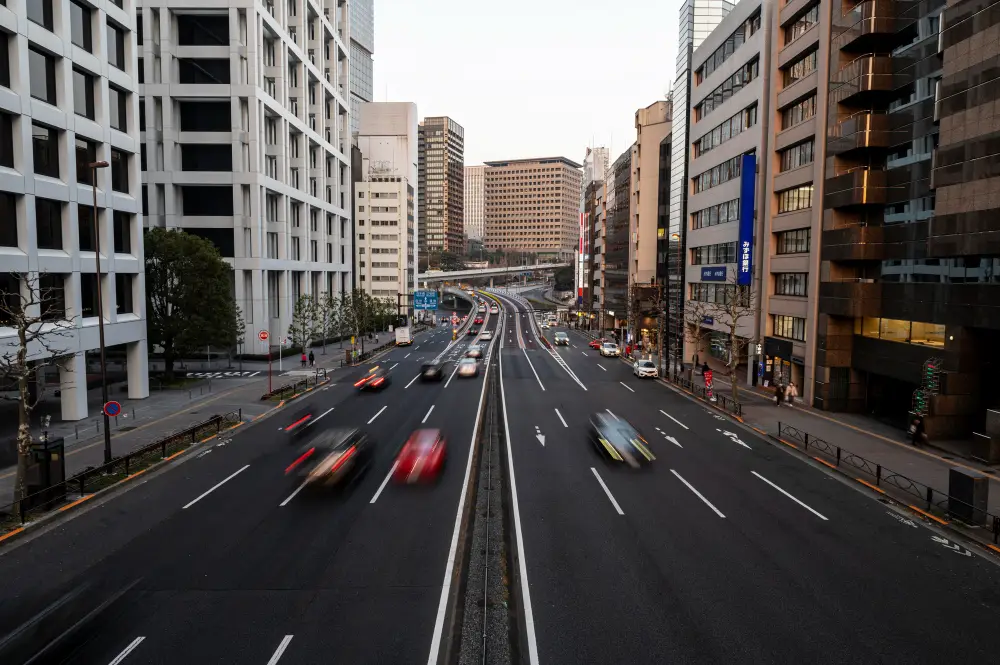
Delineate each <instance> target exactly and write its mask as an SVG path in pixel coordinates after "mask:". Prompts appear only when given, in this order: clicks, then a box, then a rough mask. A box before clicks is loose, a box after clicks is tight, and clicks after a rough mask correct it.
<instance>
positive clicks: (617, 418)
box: [604, 409, 620, 420]
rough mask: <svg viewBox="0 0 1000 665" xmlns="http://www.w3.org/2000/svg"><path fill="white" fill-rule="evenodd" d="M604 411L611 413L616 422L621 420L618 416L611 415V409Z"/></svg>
mask: <svg viewBox="0 0 1000 665" xmlns="http://www.w3.org/2000/svg"><path fill="white" fill-rule="evenodd" d="M604 410H605V411H607V412H608V413H610V414H611V417H612V418H614V419H615V420H620V418H619V417H618V416H616V415H615V414H613V413H611V409H604Z"/></svg>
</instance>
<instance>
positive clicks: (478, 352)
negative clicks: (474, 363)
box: [465, 344, 483, 358]
mask: <svg viewBox="0 0 1000 665" xmlns="http://www.w3.org/2000/svg"><path fill="white" fill-rule="evenodd" d="M465 357H466V358H482V357H483V347H481V346H479V345H478V344H473V345H471V346H469V348H468V349H466V351H465Z"/></svg>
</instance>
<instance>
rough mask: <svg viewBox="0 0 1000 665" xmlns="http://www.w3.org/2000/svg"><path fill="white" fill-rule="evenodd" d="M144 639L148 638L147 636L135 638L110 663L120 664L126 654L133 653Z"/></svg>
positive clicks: (112, 664)
mask: <svg viewBox="0 0 1000 665" xmlns="http://www.w3.org/2000/svg"><path fill="white" fill-rule="evenodd" d="M144 639H146V638H145V637H137V638H135V639H134V640H132V642H131V643H130V644H129V645H128V646H127V647H125V649H124V651H122V652H121V653H120V654H118V655H117V656H115V659H114V660H113V661H111V663H110V665H118V663H120V662H122V661H123V660H125V656H127V655H129V654H130V653H132V650H133V649H135V648H136V647H137V646H139V645H140V644H141V643H142V641H143V640H144Z"/></svg>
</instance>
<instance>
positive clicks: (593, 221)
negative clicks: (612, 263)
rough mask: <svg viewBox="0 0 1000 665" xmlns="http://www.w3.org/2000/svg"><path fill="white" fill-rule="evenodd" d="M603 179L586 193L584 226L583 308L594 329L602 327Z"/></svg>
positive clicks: (592, 182)
mask: <svg viewBox="0 0 1000 665" xmlns="http://www.w3.org/2000/svg"><path fill="white" fill-rule="evenodd" d="M604 193H605V187H604V177H603V176H602V177H601V178H599V179H597V180H591V181H590V183H588V184H587V187H586V189H585V190H584V193H583V201H584V203H583V215H584V226H585V228H586V229H587V241H586V250H587V254H588V256H587V258H586V260H585V264H584V284H585V289H586V291H585V292H584V302H583V305H584V306H585V307H586V309H587V310H588V315H589V316H590V318H591V324H589V325H590V326H591V327H592V326H595V325H601V324H600V319H598V316H599V315H600V313H601V312H603V311H604V241H605V237H604V216H605V213H606V209H605V204H604Z"/></svg>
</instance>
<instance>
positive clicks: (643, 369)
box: [632, 360, 657, 379]
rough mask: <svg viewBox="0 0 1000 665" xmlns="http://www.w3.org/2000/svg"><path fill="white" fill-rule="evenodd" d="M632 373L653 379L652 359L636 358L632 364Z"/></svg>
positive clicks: (654, 368) (654, 373)
mask: <svg viewBox="0 0 1000 665" xmlns="http://www.w3.org/2000/svg"><path fill="white" fill-rule="evenodd" d="M632 373H633V374H635V375H636V376H638V377H639V378H640V379H647V378H648V379H655V378H656V374H657V372H656V363H654V362H653V361H652V360H636V361H635V364H634V365H632Z"/></svg>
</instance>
